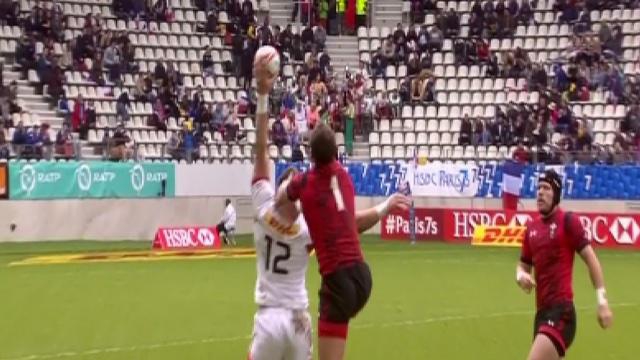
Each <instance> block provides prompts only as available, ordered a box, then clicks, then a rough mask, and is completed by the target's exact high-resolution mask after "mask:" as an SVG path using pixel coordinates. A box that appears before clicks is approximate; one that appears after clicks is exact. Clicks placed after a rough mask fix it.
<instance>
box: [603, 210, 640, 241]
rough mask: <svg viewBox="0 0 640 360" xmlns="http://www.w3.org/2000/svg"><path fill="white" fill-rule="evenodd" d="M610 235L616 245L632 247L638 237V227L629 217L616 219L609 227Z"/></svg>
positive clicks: (639, 231)
mask: <svg viewBox="0 0 640 360" xmlns="http://www.w3.org/2000/svg"><path fill="white" fill-rule="evenodd" d="M609 231H610V232H611V235H612V236H613V238H614V239H615V240H616V242H617V243H618V244H624V245H632V244H635V243H636V240H638V236H640V226H638V224H637V223H636V221H635V220H634V219H633V218H631V217H627V216H625V217H622V216H620V217H618V218H616V220H615V221H614V222H613V224H612V225H611V226H610V227H609Z"/></svg>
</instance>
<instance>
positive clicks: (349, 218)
mask: <svg viewBox="0 0 640 360" xmlns="http://www.w3.org/2000/svg"><path fill="white" fill-rule="evenodd" d="M310 145H311V159H312V161H313V167H312V169H311V170H309V171H307V172H305V173H299V174H297V175H296V176H295V177H294V178H293V179H291V181H290V182H289V183H288V185H287V186H286V188H285V189H284V190H283V191H280V192H279V193H278V196H277V199H276V206H278V205H279V204H285V203H286V202H293V201H297V200H300V203H301V205H302V213H303V215H304V218H305V220H306V222H307V226H308V227H309V233H310V234H311V240H312V241H313V246H314V248H315V250H316V256H317V258H318V263H319V265H320V274H321V275H322V284H321V288H320V294H319V295H320V315H319V319H318V336H319V340H318V353H319V356H320V360H341V359H342V358H343V357H344V351H345V344H346V338H347V332H348V327H349V320H350V319H351V318H353V317H354V316H356V314H358V312H360V310H362V308H363V307H364V306H365V304H366V303H367V301H368V299H369V295H370V294H371V287H372V279H371V272H370V270H369V266H368V265H367V263H366V262H365V261H364V257H363V255H362V250H361V248H360V240H359V237H358V233H359V232H360V230H362V229H367V228H369V227H371V226H373V225H374V224H375V223H377V222H378V221H379V220H380V218H381V217H382V216H383V215H384V214H385V213H386V212H388V211H391V210H406V209H408V207H409V203H410V201H409V199H408V198H407V197H406V196H404V195H402V194H394V195H392V196H391V197H389V199H388V200H387V201H385V202H384V203H382V204H380V205H378V206H376V207H375V208H374V209H369V210H364V212H358V213H357V214H356V210H355V189H354V186H353V183H352V181H351V178H350V177H349V174H348V173H347V172H346V171H345V170H344V168H343V167H342V165H341V164H340V163H339V162H338V161H337V153H338V147H337V145H336V141H335V134H334V133H333V131H331V129H330V128H329V127H328V126H326V125H323V124H319V125H317V126H316V128H315V129H314V130H313V132H312V134H311V139H310Z"/></svg>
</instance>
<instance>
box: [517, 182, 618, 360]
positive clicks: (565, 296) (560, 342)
mask: <svg viewBox="0 0 640 360" xmlns="http://www.w3.org/2000/svg"><path fill="white" fill-rule="evenodd" d="M561 195H562V179H561V178H560V177H559V176H558V174H557V173H556V172H555V171H553V170H547V171H546V172H544V173H543V174H541V176H540V178H539V181H538V195H537V206H538V211H539V212H540V217H539V218H538V219H536V220H534V221H532V222H531V223H529V224H528V225H527V229H526V233H525V238H524V242H523V244H522V250H521V256H520V263H519V264H518V266H517V269H516V281H517V283H518V285H519V286H520V287H521V288H522V289H523V290H524V291H525V292H527V293H529V292H531V290H532V289H533V288H534V287H535V289H536V307H537V312H536V317H535V322H534V340H533V345H532V346H531V350H530V352H529V357H528V359H529V360H556V359H560V358H563V357H564V356H565V353H566V351H567V349H568V348H569V347H570V346H571V343H572V342H573V339H574V336H575V333H576V311H575V307H574V305H573V289H572V277H573V260H574V254H575V253H578V254H580V257H581V258H582V260H584V262H585V264H586V265H587V268H588V269H589V275H590V277H591V282H592V283H593V286H594V287H595V289H596V297H597V301H598V311H597V315H598V322H599V323H600V326H601V327H602V328H604V329H606V328H608V327H610V326H611V325H612V320H613V314H612V313H611V309H610V308H609V303H608V301H607V297H606V290H605V285H604V276H603V274H602V267H601V266H600V262H599V261H598V258H597V257H596V254H595V252H594V250H593V248H592V247H591V245H590V244H589V239H588V235H587V234H586V232H585V230H584V229H583V227H582V225H581V224H580V220H579V219H578V217H577V216H574V215H572V214H571V213H569V212H564V211H562V210H561V209H560V208H559V204H560V197H561ZM532 270H533V271H534V273H535V276H533V277H532Z"/></svg>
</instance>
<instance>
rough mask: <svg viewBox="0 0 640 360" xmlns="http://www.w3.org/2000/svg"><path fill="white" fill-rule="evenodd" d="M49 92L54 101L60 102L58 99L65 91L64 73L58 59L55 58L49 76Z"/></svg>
mask: <svg viewBox="0 0 640 360" xmlns="http://www.w3.org/2000/svg"><path fill="white" fill-rule="evenodd" d="M47 92H48V94H49V96H51V99H52V100H53V102H54V103H57V102H58V99H59V98H60V96H61V95H62V93H63V92H64V73H63V70H62V68H60V66H59V65H58V60H57V59H55V58H54V59H53V63H52V64H51V70H50V74H49V76H48V82H47Z"/></svg>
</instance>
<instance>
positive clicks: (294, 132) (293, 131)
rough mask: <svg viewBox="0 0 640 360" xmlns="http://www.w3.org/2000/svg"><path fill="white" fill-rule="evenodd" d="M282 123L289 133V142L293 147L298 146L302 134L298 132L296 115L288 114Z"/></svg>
mask: <svg viewBox="0 0 640 360" xmlns="http://www.w3.org/2000/svg"><path fill="white" fill-rule="evenodd" d="M282 122H283V124H284V127H285V130H286V132H287V142H288V143H289V144H290V145H291V146H296V145H297V144H298V143H299V142H300V132H299V131H298V123H297V122H296V118H295V114H294V113H293V112H288V113H286V115H285V117H284V119H283V121H282Z"/></svg>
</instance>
